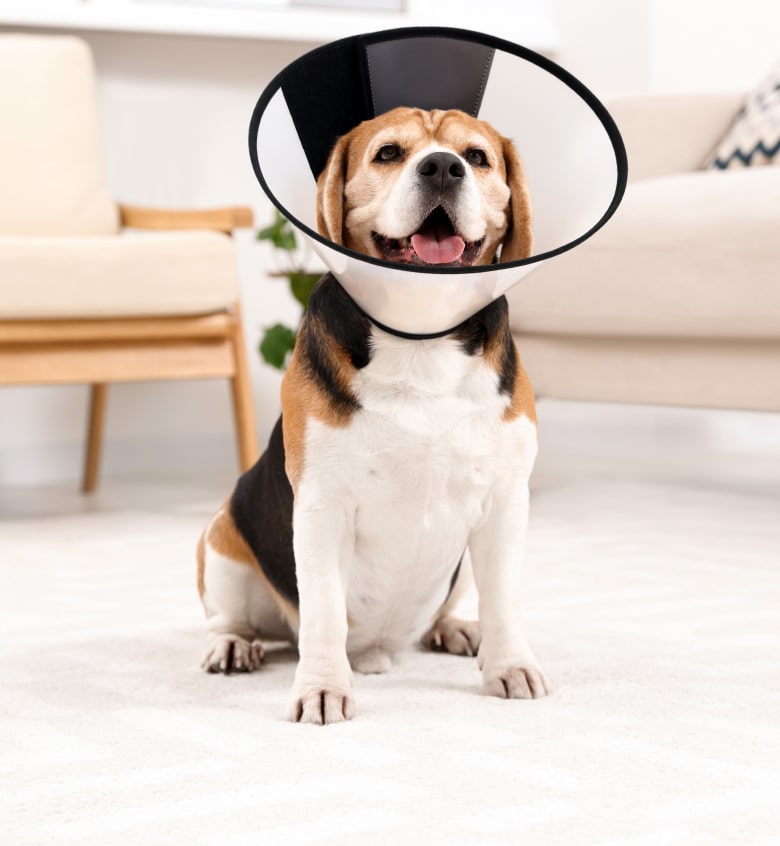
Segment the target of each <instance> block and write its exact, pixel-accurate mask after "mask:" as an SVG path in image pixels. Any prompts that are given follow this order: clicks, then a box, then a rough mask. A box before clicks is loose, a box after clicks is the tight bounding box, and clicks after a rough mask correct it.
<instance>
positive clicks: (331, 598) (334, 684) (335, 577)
mask: <svg viewBox="0 0 780 846" xmlns="http://www.w3.org/2000/svg"><path fill="white" fill-rule="evenodd" d="M300 493H301V492H300V490H299V491H298V495H296V502H295V506H294V509H293V538H294V540H293V547H294V552H295V567H296V574H297V580H298V596H299V612H300V627H299V631H298V652H299V660H298V668H297V670H296V672H295V682H294V683H293V688H292V694H291V700H290V706H289V711H288V716H289V718H290V719H291V720H292V721H293V722H299V723H317V724H319V725H326V724H327V723H337V722H342V721H343V720H349V719H351V718H352V717H353V716H354V714H355V701H354V699H353V696H352V670H351V668H350V665H349V660H348V659H347V652H346V643H347V609H346V585H347V575H348V568H349V563H350V561H351V558H352V549H353V546H354V544H353V541H352V538H353V536H354V533H353V531H352V529H351V528H350V518H349V515H348V514H347V513H346V512H345V510H344V508H343V506H342V505H341V504H339V502H338V500H337V499H335V498H331V497H327V496H321V497H319V498H318V497H316V496H313V495H311V494H310V495H309V496H307V495H306V493H304V494H303V496H301V495H300Z"/></svg>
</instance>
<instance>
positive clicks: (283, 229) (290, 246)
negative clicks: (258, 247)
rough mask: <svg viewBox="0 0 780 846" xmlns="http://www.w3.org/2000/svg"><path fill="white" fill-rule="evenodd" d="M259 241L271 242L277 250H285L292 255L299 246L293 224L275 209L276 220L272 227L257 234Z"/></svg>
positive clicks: (267, 227)
mask: <svg viewBox="0 0 780 846" xmlns="http://www.w3.org/2000/svg"><path fill="white" fill-rule="evenodd" d="M257 240H258V241H270V242H271V243H272V244H273V245H274V247H276V249H277V250H285V251H286V252H290V253H292V252H295V250H296V248H297V246H298V244H297V241H296V240H295V230H294V229H293V227H292V224H291V223H290V221H289V220H287V218H286V217H285V216H284V215H283V214H282V213H281V212H280V211H279V210H278V209H274V219H273V222H272V223H271V225H270V226H266V227H265V228H264V229H261V230H260V231H259V232H258V233H257Z"/></svg>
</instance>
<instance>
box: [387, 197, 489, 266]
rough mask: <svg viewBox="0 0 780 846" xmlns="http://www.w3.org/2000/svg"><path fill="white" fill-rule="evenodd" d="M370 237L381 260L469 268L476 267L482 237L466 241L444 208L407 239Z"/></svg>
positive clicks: (436, 210) (425, 221)
mask: <svg viewBox="0 0 780 846" xmlns="http://www.w3.org/2000/svg"><path fill="white" fill-rule="evenodd" d="M371 235H372V237H373V239H374V243H375V244H376V246H377V249H378V250H379V252H380V254H381V256H382V258H383V259H386V260H387V261H394V262H398V263H400V264H436V265H449V266H451V267H468V266H469V265H472V264H474V262H475V261H476V259H477V256H478V255H479V251H480V248H481V247H482V239H481V238H480V240H479V241H471V242H466V241H464V240H463V238H461V237H460V235H458V233H457V232H456V231H455V227H454V226H453V225H452V221H451V220H450V218H449V216H448V215H447V212H445V211H444V209H443V208H442V207H441V206H436V208H435V209H434V210H433V211H432V212H431V213H430V214H429V215H428V217H426V218H425V220H424V221H423V223H422V226H420V228H419V229H418V230H417V231H416V232H414V233H412V234H411V235H407V236H406V237H405V238H387V237H385V236H384V235H380V234H379V233H378V232H372V233H371Z"/></svg>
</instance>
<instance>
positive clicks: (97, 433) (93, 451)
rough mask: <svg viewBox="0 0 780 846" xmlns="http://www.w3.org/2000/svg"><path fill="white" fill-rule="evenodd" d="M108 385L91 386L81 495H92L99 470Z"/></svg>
mask: <svg viewBox="0 0 780 846" xmlns="http://www.w3.org/2000/svg"><path fill="white" fill-rule="evenodd" d="M107 392H108V385H106V384H105V383H98V384H95V385H92V390H91V397H90V403H89V425H88V429H87V456H86V461H85V463H84V478H83V480H82V483H81V490H82V492H83V493H94V491H95V490H96V488H97V481H98V471H99V470H100V447H101V444H102V440H103V422H104V420H105V416H106V394H107Z"/></svg>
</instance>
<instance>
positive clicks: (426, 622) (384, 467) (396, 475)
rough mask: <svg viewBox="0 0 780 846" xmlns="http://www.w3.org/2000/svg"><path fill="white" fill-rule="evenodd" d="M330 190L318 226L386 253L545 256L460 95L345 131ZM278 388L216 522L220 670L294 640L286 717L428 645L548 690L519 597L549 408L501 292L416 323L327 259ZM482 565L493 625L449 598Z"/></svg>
mask: <svg viewBox="0 0 780 846" xmlns="http://www.w3.org/2000/svg"><path fill="white" fill-rule="evenodd" d="M317 203H318V225H319V228H320V230H321V232H322V234H323V235H325V236H326V237H328V238H329V239H331V240H332V241H334V242H336V243H338V244H343V245H345V246H347V247H348V248H350V249H352V250H356V251H359V252H361V253H366V254H368V255H371V256H375V257H381V258H384V259H387V260H390V261H396V262H412V263H418V264H419V263H424V264H446V265H470V264H488V263H490V262H492V261H494V259H495V258H496V255H497V253H498V252H499V250H500V258H501V259H502V260H503V261H511V260H515V259H520V258H523V257H526V256H528V255H530V254H531V249H532V234H531V209H530V201H529V196H528V191H527V188H526V184H525V180H524V176H523V169H522V165H521V162H520V159H519V157H518V154H517V152H516V151H515V149H514V147H513V146H512V144H511V143H510V142H509V141H508V140H507V139H505V138H503V137H502V136H500V135H499V134H498V133H497V132H496V131H495V130H494V129H493V128H492V127H491V126H489V125H488V124H487V123H485V122H483V121H479V120H477V119H475V118H472V117H470V116H468V115H466V114H464V113H462V112H459V111H436V110H435V111H431V112H427V111H422V110H420V109H408V108H398V109H395V110H393V111H391V112H388V113H387V114H384V115H382V116H380V117H378V118H375V119H373V120H369V121H366V122H364V123H362V124H360V125H359V126H358V127H357V128H355V129H354V130H352V131H351V132H350V133H349V134H347V135H345V136H344V137H342V138H341V139H340V140H339V141H338V142H337V144H336V146H335V148H334V149H333V151H332V154H331V156H330V158H329V161H328V163H327V166H326V168H325V170H324V171H323V173H322V174H321V176H320V178H319V180H318V199H317ZM281 400H282V414H281V418H280V420H279V421H278V423H277V424H276V427H275V428H274V430H273V432H272V434H271V438H270V443H269V445H268V448H267V450H266V451H265V453H264V454H263V456H262V457H261V458H260V460H259V461H258V462H257V463H256V464H255V466H254V467H252V468H251V469H250V470H248V471H247V472H246V473H244V475H243V476H241V478H240V479H239V480H238V483H237V485H236V488H235V490H234V492H233V494H232V496H231V497H230V498H229V499H228V501H227V502H226V503H225V505H224V506H223V507H222V508H221V510H220V511H219V512H218V513H217V514H216V516H215V517H214V518H213V519H212V520H211V522H210V523H209V525H208V526H207V527H206V529H205V531H204V533H203V535H202V537H201V539H200V543H199V546H198V564H199V567H198V585H199V589H200V595H201V599H202V602H203V605H204V608H205V611H206V615H207V618H208V639H209V642H208V649H207V652H206V655H205V658H204V661H203V666H204V668H205V669H206V670H208V671H210V672H223V673H230V672H248V671H251V670H256V669H258V668H259V667H260V665H261V662H262V660H263V644H262V641H263V640H289V641H291V642H296V643H297V645H298V650H299V661H298V666H297V669H296V673H295V680H294V683H293V687H292V692H291V696H290V700H289V707H288V717H289V718H290V719H291V720H293V721H296V722H311V723H318V724H326V723H334V722H340V721H342V720H348V719H350V718H352V717H353V716H354V714H355V701H354V697H353V683H352V672H353V670H356V671H358V672H361V673H384V672H386V671H387V670H389V669H390V668H391V666H392V663H393V657H394V655H395V654H396V653H398V652H399V651H400V650H402V649H404V648H407V647H408V646H409V645H410V644H413V643H415V642H418V641H421V642H422V644H423V645H425V646H427V647H429V648H431V649H435V650H441V651H446V652H451V653H455V654H464V655H476V656H477V657H478V664H479V667H480V668H481V671H482V678H483V684H484V689H485V691H486V692H487V693H488V694H492V695H494V696H499V697H503V698H507V699H529V698H537V697H541V696H544V695H545V694H546V693H547V692H548V688H547V682H546V681H545V678H544V676H543V674H542V672H541V670H540V668H539V664H538V662H537V660H536V658H535V657H534V655H533V653H532V651H531V648H530V646H529V645H528V642H527V640H526V638H525V635H524V633H523V629H522V625H521V621H520V614H519V605H520V592H521V591H520V577H519V571H520V559H521V556H522V551H523V544H524V539H525V533H526V525H527V520H528V478H529V475H530V473H531V469H532V467H533V463H534V459H535V456H536V449H537V434H536V414H535V409H534V396H533V391H532V389H531V385H530V382H529V380H528V377H527V376H526V374H525V372H524V370H523V368H522V366H521V364H520V359H519V356H518V353H517V349H516V347H515V344H514V342H513V339H512V335H511V332H510V329H509V322H508V317H507V303H506V300H505V299H504V298H503V297H501V298H500V299H498V300H496V301H495V302H493V303H491V304H490V305H489V306H487V307H486V308H484V309H483V310H482V311H480V312H479V313H477V314H475V315H474V316H473V317H471V318H469V319H468V320H466V321H465V322H464V323H463V324H462V325H460V326H458V327H457V328H456V329H454V330H453V331H452V332H450V333H449V334H447V335H445V336H443V337H436V338H430V339H425V340H410V339H408V338H403V337H398V336H396V335H394V334H391V333H389V332H387V331H384V330H383V329H380V328H378V327H377V326H376V325H374V324H373V323H372V321H371V319H370V318H369V317H368V316H366V315H365V314H364V313H363V312H362V311H360V310H359V309H358V307H357V306H356V305H355V303H354V302H353V301H352V300H351V299H350V297H349V296H348V295H347V293H346V292H345V290H344V289H343V288H342V287H341V285H340V284H339V283H338V281H337V280H336V279H335V278H334V277H333V276H331V275H330V274H326V275H325V276H324V277H323V278H322V279H321V280H320V282H319V283H318V285H317V286H316V288H315V290H314V292H313V294H312V297H311V302H310V305H309V308H308V311H307V312H306V315H305V316H304V319H303V322H302V324H301V327H300V330H299V333H298V336H297V341H296V345H295V350H294V353H293V356H292V359H291V361H290V364H289V367H288V369H287V371H286V373H285V376H284V380H283V382H282V389H281ZM472 574H473V575H472ZM472 578H473V580H474V581H475V583H476V588H477V591H478V595H479V622H478V623H477V622H469V621H463V620H460V619H458V618H456V617H455V616H453V614H452V612H453V610H454V609H455V607H456V605H457V604H458V602H459V600H460V599H461V598H462V596H463V593H464V591H465V590H466V589H467V588H468V587H469V585H470V579H472Z"/></svg>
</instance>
